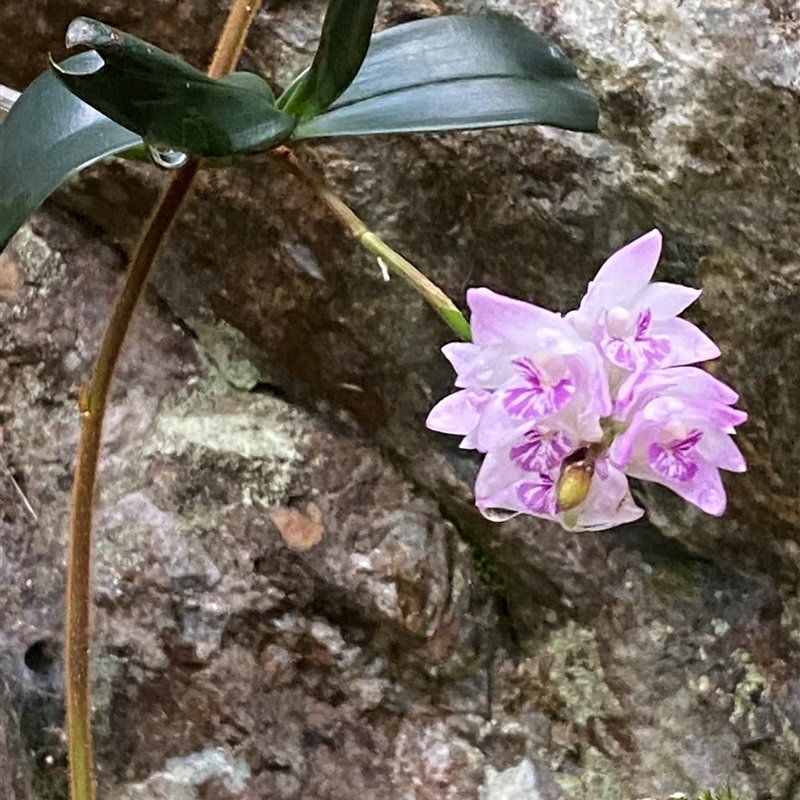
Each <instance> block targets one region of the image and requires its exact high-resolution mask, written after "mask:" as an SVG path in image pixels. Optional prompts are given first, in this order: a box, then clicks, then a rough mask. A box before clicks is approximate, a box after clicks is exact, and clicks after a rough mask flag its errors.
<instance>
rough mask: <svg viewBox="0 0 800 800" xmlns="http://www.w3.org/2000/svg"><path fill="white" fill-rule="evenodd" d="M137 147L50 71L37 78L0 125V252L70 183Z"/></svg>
mask: <svg viewBox="0 0 800 800" xmlns="http://www.w3.org/2000/svg"><path fill="white" fill-rule="evenodd" d="M97 63H98V57H97V55H96V54H94V53H81V54H80V55H77V56H72V57H71V58H68V59H67V60H66V61H64V62H63V64H64V66H65V67H66V68H67V69H74V70H81V69H90V68H91V67H92V65H96V64H97ZM141 141H142V140H141V139H140V138H139V137H138V136H137V135H136V134H135V133H132V132H131V131H129V130H126V129H125V128H123V127H121V126H120V125H117V123H116V122H112V121H111V120H110V119H108V118H107V117H104V116H103V115H102V114H100V113H99V112H97V111H95V110H94V109H93V108H91V107H90V106H87V105H86V103H84V102H83V101H82V100H79V99H78V98H77V97H75V95H74V94H72V92H70V91H69V90H68V89H67V88H65V87H64V86H62V85H61V84H60V83H59V81H58V80H56V77H55V75H54V74H53V73H52V72H51V71H50V70H48V71H47V72H45V73H43V74H42V75H40V76H39V77H38V78H36V80H34V81H33V83H31V85H30V86H28V88H27V89H26V90H25V91H24V92H23V93H22V94H21V95H20V96H19V98H18V99H17V101H16V102H15V103H14V105H13V106H12V107H11V110H10V111H9V112H8V115H7V116H6V118H5V120H3V123H2V124H1V125H0V250H2V249H3V248H5V246H6V245H7V244H8V241H9V239H11V237H12V236H13V235H14V234H15V233H16V232H17V230H18V229H19V228H20V227H21V226H22V225H23V224H24V223H25V221H26V220H27V219H28V218H29V217H30V216H31V214H33V212H34V211H35V210H36V209H37V208H38V207H39V206H40V205H41V204H42V202H43V201H44V200H45V199H46V198H47V196H48V195H49V194H51V193H52V192H53V191H54V190H55V189H57V188H58V187H59V186H60V185H61V184H62V183H64V181H66V180H67V179H68V178H69V177H71V176H72V175H74V174H75V173H76V172H78V171H79V170H81V169H83V168H84V167H88V166H89V165H90V164H94V162H95V161H98V160H100V159H101V158H104V157H105V156H109V155H113V154H114V153H120V152H122V151H124V150H127V149H128V148H130V147H134V146H136V145H137V144H141Z"/></svg>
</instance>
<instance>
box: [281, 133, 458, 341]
mask: <svg viewBox="0 0 800 800" xmlns="http://www.w3.org/2000/svg"><path fill="white" fill-rule="evenodd" d="M271 155H272V156H273V157H274V158H275V159H276V160H277V161H278V162H279V163H280V164H281V165H282V166H283V167H284V168H285V169H286V170H287V171H288V172H290V173H291V174H292V175H295V176H296V177H298V178H299V179H300V180H301V181H302V182H303V183H305V184H306V186H308V187H309V188H310V189H311V190H312V191H313V192H314V193H315V194H316V195H317V196H318V197H319V198H320V199H321V200H323V201H324V202H325V203H326V204H327V206H328V208H330V209H331V211H332V212H333V213H334V215H335V216H336V218H337V219H338V220H339V221H340V222H341V223H342V225H344V227H345V228H346V229H347V230H348V231H349V232H350V234H351V235H352V236H353V237H354V238H355V239H357V240H358V242H359V243H360V244H361V246H362V247H363V248H364V249H365V250H368V251H369V252H370V253H372V254H373V255H376V256H378V258H380V259H381V261H383V263H384V264H386V266H387V267H388V268H389V269H390V270H391V271H392V272H394V273H395V275H398V276H400V277H401V278H403V280H405V281H407V282H408V283H410V284H411V286H412V287H413V288H414V289H415V290H416V291H417V292H419V294H420V295H422V297H423V299H424V300H425V301H426V302H427V303H429V304H430V305H431V306H432V307H433V308H434V310H435V311H436V313H437V314H438V315H439V316H440V317H441V318H442V319H443V320H444V321H445V322H446V323H447V324H448V325H449V326H450V328H451V329H452V330H453V331H454V332H455V333H456V335H457V336H459V337H460V338H461V339H463V340H464V341H465V342H469V341H471V339H472V335H471V332H470V327H469V323H468V322H467V320H466V319H465V318H464V315H463V314H462V313H461V312H460V311H459V310H458V308H457V307H456V305H455V303H454V302H453V301H452V300H451V299H450V298H449V297H448V296H447V295H446V294H445V293H444V292H443V291H442V290H441V289H440V288H439V287H438V286H437V285H436V284H435V283H434V282H433V281H432V280H430V279H429V278H427V277H426V276H425V275H423V274H422V273H421V272H420V271H419V270H418V269H417V268H416V267H415V266H414V265H413V264H412V263H411V262H410V261H408V260H407V259H405V258H403V256H401V255H400V254H399V253H398V252H397V251H395V250H393V249H392V248H391V247H389V245H388V244H386V242H384V241H383V240H382V239H381V238H380V237H378V236H377V235H376V234H375V233H373V232H372V231H371V230H370V229H369V228H368V227H367V226H366V225H365V224H364V222H363V221H362V220H361V219H360V218H359V217H358V216H357V215H356V214H355V212H354V211H353V210H352V209H351V208H350V207H349V206H348V205H347V204H346V203H345V202H344V200H342V199H341V197H339V196H338V195H337V194H336V193H335V192H334V191H333V190H332V189H331V188H330V187H329V186H328V185H327V184H326V183H325V182H324V181H323V180H322V179H321V178H318V177H317V176H316V175H313V174H312V173H310V172H309V171H308V170H306V169H305V167H303V165H302V164H300V162H299V161H298V160H297V157H296V156H295V154H294V153H293V152H292V151H291V150H289V149H288V148H287V147H279V148H276V149H275V150H273V151H272V153H271Z"/></svg>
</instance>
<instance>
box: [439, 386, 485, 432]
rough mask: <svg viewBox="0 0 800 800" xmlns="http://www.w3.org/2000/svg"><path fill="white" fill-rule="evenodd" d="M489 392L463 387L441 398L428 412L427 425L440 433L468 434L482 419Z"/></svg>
mask: <svg viewBox="0 0 800 800" xmlns="http://www.w3.org/2000/svg"><path fill="white" fill-rule="evenodd" d="M490 397H491V394H490V393H489V392H480V391H478V392H476V391H474V390H472V389H462V390H461V391H460V392H455V393H454V394H451V395H448V396H447V397H445V398H444V399H443V400H440V401H439V402H438V403H437V404H436V405H435V406H434V407H433V408H432V409H431V410H430V413H429V414H428V418H427V419H426V420H425V425H427V427H428V428H430V429H431V430H432V431H438V432H439V433H454V434H457V435H460V436H466V435H467V434H468V433H470V431H472V430H474V429H475V427H476V426H477V425H478V422H479V420H480V409H481V407H482V405H485V403H486V402H487V401H488V400H489V398H490Z"/></svg>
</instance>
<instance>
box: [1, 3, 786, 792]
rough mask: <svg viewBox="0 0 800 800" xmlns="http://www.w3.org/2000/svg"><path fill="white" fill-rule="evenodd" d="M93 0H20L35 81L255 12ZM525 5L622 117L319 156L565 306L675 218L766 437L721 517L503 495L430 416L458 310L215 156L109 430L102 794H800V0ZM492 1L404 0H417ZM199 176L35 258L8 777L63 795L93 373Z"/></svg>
mask: <svg viewBox="0 0 800 800" xmlns="http://www.w3.org/2000/svg"><path fill="white" fill-rule="evenodd" d="M467 5H469V8H470V9H473V7H474V8H475V9H477V7H478V6H477V4H467ZM72 6H74V7H72ZM72 6H71V5H70V4H69V3H58V4H53V3H49V2H46V1H45V0H32V2H29V3H26V4H21V3H17V2H7V3H4V4H3V7H2V9H0V41H1V42H2V43H3V52H4V56H3V63H2V65H0V80H2V82H3V83H6V84H9V85H11V86H15V87H17V88H22V86H23V85H24V84H25V83H27V82H28V81H30V80H31V79H32V78H33V77H34V76H35V74H37V73H38V72H39V71H40V70H41V69H42V68H43V66H44V63H45V54H46V53H47V52H48V51H53V52H54V54H55V55H56V56H58V55H59V50H58V47H59V42H60V41H61V38H62V36H63V31H64V29H65V27H66V24H67V22H68V21H69V19H71V18H72V17H73V16H75V15H77V14H78V13H82V14H88V15H94V16H97V17H99V18H101V19H103V20H104V21H106V22H109V23H110V24H113V25H116V26H118V27H121V28H124V29H126V30H130V31H131V32H133V33H136V34H138V35H141V36H144V37H146V38H148V39H150V40H152V41H154V42H155V43H157V44H159V45H161V46H163V47H166V48H167V49H171V50H175V51H178V52H181V53H182V54H183V55H184V56H185V57H186V58H187V59H189V60H190V61H192V62H193V63H195V64H197V65H201V64H202V63H203V62H204V60H205V59H206V58H207V57H208V54H209V53H210V52H211V50H212V49H213V40H214V36H215V35H216V31H217V30H218V29H219V27H221V24H222V20H223V15H224V9H223V8H222V7H221V6H220V5H219V4H217V3H204V2H202V0H198V2H193V3H192V4H190V5H187V4H173V3H157V4H152V3H151V4H149V5H148V7H147V10H146V13H145V10H144V6H142V7H141V8H139V7H138V6H136V5H135V4H134V5H131V4H127V5H124V4H115V3H109V2H107V0H105V2H100V1H99V0H95V1H94V2H87V3H83V4H79V5H78V4H72ZM493 7H495V8H497V9H499V10H502V11H505V12H507V13H514V14H516V15H517V16H518V17H520V18H521V19H522V20H523V21H524V22H525V23H526V24H528V25H529V26H530V27H532V28H533V29H535V30H537V31H539V32H541V33H543V34H545V35H547V36H549V37H551V38H552V39H553V40H554V41H556V42H557V43H558V44H559V45H560V46H562V47H563V48H564V49H565V50H566V51H567V52H568V53H569V54H570V56H571V57H573V58H574V59H575V61H576V64H577V65H578V67H579V69H580V71H581V74H582V76H583V77H584V78H585V80H586V81H587V83H588V84H589V85H590V87H591V88H592V89H593V91H595V93H596V94H597V96H598V98H599V101H600V104H601V108H602V109H603V118H602V121H601V125H602V135H600V136H581V135H576V134H568V133H563V132H558V131H553V130H549V129H530V130H511V131H494V132H482V133H476V134H459V135H456V134H447V135H436V136H409V137H374V138H371V139H368V140H342V141H335V142H323V143H317V144H314V145H304V147H303V148H302V152H301V155H302V157H303V159H304V160H306V161H307V162H309V163H313V164H316V165H317V167H318V168H319V169H320V170H321V171H323V172H324V173H325V174H326V176H327V177H328V178H329V179H330V180H331V182H332V183H334V185H335V186H336V187H337V189H338V190H339V191H340V192H342V194H343V195H344V196H345V197H346V198H347V199H348V200H349V202H350V203H351V204H352V205H353V206H354V207H355V208H356V209H357V211H358V212H359V213H360V214H361V215H362V216H363V217H364V218H365V219H366V220H367V221H368V223H369V224H371V225H372V226H374V227H375V229H376V230H377V231H378V232H379V233H380V234H381V235H383V236H384V237H385V238H386V239H387V240H388V241H390V242H391V243H392V244H393V245H394V246H396V247H397V248H398V249H399V250H400V251H401V252H403V253H404V254H405V255H407V256H408V257H409V258H410V259H411V260H412V261H414V262H415V263H417V264H418V265H419V266H420V267H421V268H423V269H424V270H425V271H427V272H428V273H429V274H430V275H431V277H432V278H433V279H434V280H436V281H437V282H438V283H440V284H441V285H442V286H443V288H444V289H445V290H446V291H447V292H448V293H449V294H451V295H452V296H454V297H456V298H462V297H463V292H464V289H465V288H466V287H467V286H470V285H487V286H490V287H491V288H493V289H495V290H498V291H503V292H507V293H509V294H514V295H517V296H520V297H525V298H528V299H531V300H533V301H534V302H537V303H541V304H542V305H546V306H550V307H553V308H557V309H559V310H566V309H568V308H569V307H571V306H573V305H574V304H575V303H576V302H577V300H578V299H579V298H580V296H581V294H582V292H583V290H584V287H585V284H586V282H587V280H589V279H590V278H591V276H592V274H593V273H594V271H595V269H596V267H597V266H598V265H599V263H600V262H601V261H602V260H603V258H604V257H605V255H606V254H607V253H608V252H609V251H610V250H612V249H614V248H615V247H618V246H619V245H621V244H622V243H624V242H625V241H627V240H629V239H631V238H633V237H635V236H636V235H638V234H640V233H642V232H643V231H645V230H646V229H648V228H649V227H651V226H653V225H658V226H659V227H660V228H661V229H662V230H663V231H664V233H665V247H666V249H665V254H664V258H663V260H662V264H661V267H660V268H659V270H660V271H659V275H660V277H661V278H662V279H665V280H674V281H678V282H682V283H689V284H692V285H695V286H698V287H700V288H702V289H703V291H704V293H703V296H702V298H701V300H700V302H699V303H698V310H697V311H696V312H695V315H694V320H695V321H696V322H698V323H699V324H701V325H702V326H703V327H704V329H705V330H706V331H707V332H708V333H709V334H710V335H711V336H712V338H714V339H715V340H716V341H718V342H719V343H720V346H721V347H722V350H723V353H724V356H723V358H722V360H721V361H720V362H719V365H714V366H713V367H712V368H713V369H714V370H715V372H716V373H717V374H718V375H719V376H720V377H722V378H724V379H725V380H727V381H729V382H730V383H732V384H733V385H734V386H735V387H736V388H737V389H738V390H739V391H740V392H741V394H742V402H741V405H742V406H743V407H744V408H745V409H747V410H748V412H749V413H750V417H751V419H750V422H749V423H748V424H747V425H746V426H745V427H743V428H742V431H741V434H740V435H739V437H738V438H739V441H740V444H741V445H742V447H743V450H744V452H745V455H746V457H747V458H748V461H749V464H750V470H749V472H748V473H747V474H746V475H744V476H734V477H733V478H732V479H731V480H730V481H729V482H728V488H729V495H730V505H729V511H728V513H727V514H726V516H725V517H723V518H721V519H719V520H717V519H712V518H709V517H707V516H704V515H702V514H701V513H699V512H698V513H694V512H692V510H691V509H690V508H688V507H687V506H686V505H685V504H683V503H682V502H681V501H678V500H675V499H673V498H671V497H670V496H669V495H667V494H666V493H662V492H651V491H649V490H644V489H642V502H643V503H645V505H646V507H647V508H648V512H649V521H648V522H642V523H638V524H636V525H633V526H629V527H628V528H624V529H620V530H617V531H611V532H607V533H602V534H581V535H569V534H566V533H564V532H563V531H561V530H559V529H556V528H554V527H552V526H549V525H545V524H541V523H538V522H536V521H533V520H515V521H512V522H510V523H506V524H504V525H502V526H497V525H492V524H490V523H488V522H485V521H484V520H482V519H481V518H480V517H479V516H478V515H477V513H476V512H475V511H474V509H473V508H472V507H471V503H470V501H471V494H470V491H471V482H472V480H473V478H474V475H475V472H476V469H477V463H476V462H475V461H474V460H473V459H472V458H470V457H469V455H467V454H465V453H464V452H463V451H459V450H458V449H457V447H456V443H455V442H454V441H449V440H448V439H447V438H446V437H437V436H435V435H433V434H430V433H428V432H426V431H425V430H424V428H423V425H422V422H423V420H424V416H425V414H426V412H427V410H428V408H429V407H430V405H431V403H432V402H433V401H435V400H436V399H438V398H439V397H441V396H442V395H444V394H445V393H446V392H447V391H449V389H450V384H451V375H450V372H449V368H448V367H447V365H446V363H445V362H444V361H443V359H442V358H441V357H440V356H439V355H438V353H437V348H438V347H439V346H440V345H441V344H443V343H444V342H445V341H447V339H448V332H447V331H446V330H445V329H443V326H442V325H441V324H440V323H439V322H438V320H437V318H436V317H435V316H434V315H433V313H432V312H430V311H429V310H428V309H427V308H426V307H425V306H424V305H423V304H422V303H421V301H418V300H417V299H416V298H415V297H413V296H411V294H410V292H409V291H408V290H407V289H406V287H405V286H403V285H401V284H400V283H399V282H398V281H394V280H393V281H390V282H389V283H388V284H387V283H385V282H384V281H383V279H382V277H381V275H380V271H379V269H378V267H377V265H376V264H375V263H374V262H373V261H372V260H370V259H369V258H367V257H366V256H365V255H364V254H363V253H362V252H361V251H359V250H358V249H357V248H356V247H355V246H354V245H353V243H352V242H350V241H349V240H348V239H347V238H346V237H345V236H344V235H343V234H342V232H341V231H340V230H339V228H338V227H337V225H336V224H335V222H334V221H333V220H332V219H331V218H330V217H329V216H328V214H327V212H326V210H325V209H324V208H323V207H322V206H321V205H320V204H319V203H318V202H317V201H315V199H314V198H313V197H312V196H310V195H309V194H308V193H307V191H306V190H305V189H304V188H303V187H301V186H299V185H297V184H296V182H294V181H293V180H292V179H290V178H289V177H287V176H285V175H284V174H283V173H282V172H281V171H280V170H279V169H278V168H277V167H275V166H274V165H272V164H271V163H270V162H268V161H260V162H258V163H255V164H248V165H243V166H236V167H231V168H227V169H223V170H218V171H213V172H211V171H209V172H206V173H204V174H203V176H202V178H201V180H200V181H199V185H198V189H197V191H196V193H195V196H194V198H193V199H192V201H191V202H190V204H189V205H188V207H187V209H186V212H185V213H184V215H183V217H182V219H181V222H180V223H179V224H178V226H177V228H176V231H175V234H174V236H173V238H172V239H171V242H170V244H169V246H168V248H167V249H166V251H165V253H164V255H163V257H162V261H161V267H160V270H159V272H158V274H157V275H156V278H155V281H154V290H153V292H151V294H150V295H149V296H148V299H147V302H146V303H145V304H144V306H143V308H142V310H141V312H140V314H139V317H138V318H137V322H136V324H135V326H134V328H133V330H132V331H131V334H130V340H129V343H128V345H127V347H126V352H125V355H124V358H123V361H122V364H121V366H120V372H119V377H118V380H117V382H116V384H115V388H114V390H113V393H112V407H111V410H110V414H109V417H108V421H107V426H106V443H105V445H104V450H103V461H102V470H101V483H100V490H99V495H98V513H97V520H96V540H95V541H96V547H95V607H96V610H95V641H96V650H95V653H94V663H95V668H94V674H95V681H96V687H95V702H96V717H95V725H96V730H97V737H98V749H99V780H100V785H101V790H102V791H101V793H102V796H107V797H115V798H119V799H121V798H143V797H164V798H180V799H181V800H183V798H190V799H191V800H194V798H202V800H211V799H212V798H213V799H214V800H229V798H232V797H241V798H248V800H256V798H259V799H261V798H268V799H269V800H271V799H272V798H287V799H290V800H311V798H314V800H322V799H323V798H331V800H333V798H340V797H341V796H342V795H343V793H347V794H351V795H353V796H357V797H359V798H362V797H363V798H365V800H369V798H373V797H374V798H376V799H377V798H397V800H400V799H401V798H402V800H407V799H410V798H416V800H428V798H431V800H432V799H433V798H452V799H453V800H475V798H478V797H479V796H480V797H481V798H483V800H514V798H515V797H516V795H515V794H514V792H516V793H517V794H519V792H520V791H526V792H528V795H524V796H526V797H528V796H530V795H531V794H532V796H533V797H541V798H542V799H543V800H551V799H552V800H555V798H558V797H564V798H568V799H569V800H573V799H574V800H578V799H579V798H580V799H585V800H604V799H605V798H608V800H620V799H623V800H627V798H631V800H633V799H634V798H639V797H645V796H653V797H665V796H667V795H669V794H671V793H673V792H678V791H682V792H686V793H687V794H689V795H691V794H692V793H695V794H696V793H698V792H699V791H701V790H703V789H706V788H714V787H718V786H720V785H722V784H724V783H725V782H727V781H729V782H730V784H731V786H732V787H733V788H734V790H735V791H736V792H737V793H738V794H739V795H741V796H742V797H744V798H756V797H758V798H765V799H766V798H768V797H771V798H775V799H777V798H780V799H781V800H784V798H785V800H794V799H795V798H798V797H800V767H799V766H798V764H800V634H799V633H798V631H800V602H798V599H797V590H796V587H797V578H798V570H799V569H800V505H799V504H800V500H799V499H798V497H799V496H800V492H798V486H800V444H798V443H799V442H800V420H799V418H798V409H799V408H800V402H799V401H798V399H797V398H798V397H800V372H799V371H798V370H797V363H798V358H800V326H798V323H797V320H798V318H800V224H798V223H800V133H798V132H799V131H800V84H798V77H797V76H798V71H797V64H798V63H800V18H799V15H798V12H797V11H796V10H795V8H794V4H792V3H779V2H772V0H770V2H764V3H760V2H756V0H721V1H720V2H717V3H715V4H714V5H713V6H709V4H707V3H703V2H700V0H684V2H682V3H678V2H673V1H672V0H659V1H658V2H648V3H641V2H636V1H635V0H616V1H615V0H603V1H602V2H591V3H589V2H587V0H558V2H533V0H518V1H516V0H515V1H514V2H503V3H499V4H495V5H494V6H493ZM456 10H463V8H462V6H451V5H447V6H445V5H436V4H434V3H403V2H396V3H392V4H387V5H386V6H384V7H382V10H381V17H380V19H381V24H393V23H395V22H399V21H403V20H405V19H409V18H414V17H419V16H429V15H432V14H436V13H441V12H445V13H450V12H451V11H456ZM321 14H322V5H321V4H319V3H305V2H291V3H268V4H267V5H266V6H265V9H264V10H263V11H262V12H261V14H260V15H259V18H258V21H257V24H256V26H255V27H254V30H253V33H252V35H251V37H250V40H249V46H248V51H247V53H246V56H245V57H244V59H243V62H242V63H243V66H244V67H245V68H249V69H258V70H260V71H262V72H263V73H264V74H265V75H266V76H267V77H268V78H269V79H270V80H272V81H273V82H274V83H275V84H276V85H280V84H284V83H285V82H286V81H287V79H288V77H289V76H290V75H291V74H293V73H294V72H296V71H297V69H298V68H300V67H301V66H302V65H303V64H304V63H305V62H307V60H308V56H309V54H310V52H312V51H313V47H314V43H315V37H316V36H317V35H318V30H319V23H320V20H321ZM31 19H34V20H35V21H36V22H35V24H33V25H32V24H31V22H30V20H31ZM20 43H24V47H22V46H20ZM160 180H162V176H161V175H160V174H159V173H158V172H157V171H155V170H154V169H150V168H147V167H141V166H140V167H136V168H131V167H129V166H127V165H121V164H118V163H115V164H111V165H104V166H100V167H97V168H94V169H93V170H91V171H89V172H87V173H85V174H84V175H82V176H81V177H80V178H79V179H78V180H77V181H75V182H74V183H73V184H72V185H71V186H70V187H67V188H66V189H65V190H62V191H61V192H60V193H59V194H58V196H57V197H56V198H54V200H53V201H52V202H51V203H49V204H48V206H47V208H46V209H45V210H44V211H43V212H42V213H40V214H38V215H37V216H36V217H35V218H34V220H33V221H32V224H31V226H30V227H29V228H26V229H25V230H24V231H23V232H22V233H21V234H20V235H19V236H18V238H17V239H16V240H15V242H14V244H13V246H12V248H10V249H9V251H8V252H7V253H6V254H4V255H3V256H2V260H0V415H1V418H0V425H2V432H3V446H2V455H1V456H0V524H1V525H2V529H0V533H1V535H0V547H2V551H1V552H0V580H2V592H1V593H0V650H1V652H0V671H1V672H2V675H0V677H1V678H2V682H1V683H0V691H2V695H1V696H2V715H0V764H2V765H5V763H8V764H10V765H11V768H10V769H0V795H2V797H5V796H9V797H17V798H24V799H25V800H27V798H32V797H42V798H57V797H63V791H64V787H63V768H64V748H63V742H62V739H61V736H60V729H61V726H62V724H63V722H62V717H61V714H62V711H61V709H62V704H63V697H62V679H61V674H60V642H61V637H62V633H63V622H62V618H63V601H62V594H63V585H64V558H65V542H66V523H67V515H68V504H69V493H70V488H71V471H72V465H73V460H74V455H75V447H76V442H77V434H78V425H79V420H78V415H77V409H76V397H77V392H78V388H79V386H80V382H81V380H82V379H83V378H84V377H85V376H86V375H87V374H88V372H89V369H90V366H91V362H92V358H93V356H94V354H95V352H96V349H97V344H98V341H99V337H100V335H101V334H102V329H103V326H104V322H105V319H106V317H107V314H108V310H109V307H110V304H111V302H112V300H113V297H114V295H115V292H116V287H117V283H118V280H119V275H120V271H121V269H122V267H123V266H124V254H125V252H126V251H127V250H128V249H129V248H130V245H131V241H132V239H133V237H134V236H135V234H136V231H137V230H138V227H139V226H140V224H141V222H142V219H143V218H144V216H145V215H146V214H147V211H148V209H149V207H150V204H151V203H152V200H153V199H154V196H155V192H156V187H157V185H158V183H159V182H160ZM277 209H280V212H278V211H277ZM479 792H480V795H479Z"/></svg>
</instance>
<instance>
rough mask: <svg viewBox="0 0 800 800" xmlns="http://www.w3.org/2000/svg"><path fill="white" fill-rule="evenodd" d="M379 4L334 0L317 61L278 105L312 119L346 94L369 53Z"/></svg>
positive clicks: (325, 22)
mask: <svg viewBox="0 0 800 800" xmlns="http://www.w3.org/2000/svg"><path fill="white" fill-rule="evenodd" d="M377 8H378V0H330V2H329V3H328V10H327V11H326V12H325V21H324V22H323V24H322V34H321V35H320V40H319V47H318V48H317V52H316V54H315V56H314V61H313V62H312V63H311V66H310V67H309V69H307V70H306V71H305V72H304V73H302V74H301V75H300V76H299V77H298V78H297V80H295V81H294V83H292V85H291V86H290V87H289V88H288V89H287V90H286V91H285V92H284V93H283V95H282V96H281V98H280V100H278V108H281V109H283V110H284V111H286V112H288V113H290V114H294V115H295V116H296V117H299V118H300V119H309V118H310V117H313V116H315V115H316V114H319V113H320V112H321V111H323V110H324V109H326V108H327V107H328V106H329V105H330V104H331V103H332V102H333V101H334V100H336V98H337V97H339V96H340V95H341V94H342V92H343V91H344V90H345V89H346V88H347V87H348V86H349V85H350V84H351V83H352V81H353V78H355V76H356V74H357V73H358V70H359V67H360V66H361V63H362V62H363V61H364V56H365V55H366V54H367V48H368V47H369V39H370V36H371V35H372V26H373V24H374V22H375V11H376V10H377Z"/></svg>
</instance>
